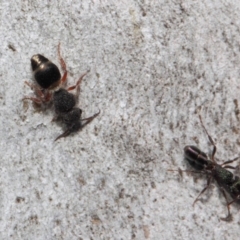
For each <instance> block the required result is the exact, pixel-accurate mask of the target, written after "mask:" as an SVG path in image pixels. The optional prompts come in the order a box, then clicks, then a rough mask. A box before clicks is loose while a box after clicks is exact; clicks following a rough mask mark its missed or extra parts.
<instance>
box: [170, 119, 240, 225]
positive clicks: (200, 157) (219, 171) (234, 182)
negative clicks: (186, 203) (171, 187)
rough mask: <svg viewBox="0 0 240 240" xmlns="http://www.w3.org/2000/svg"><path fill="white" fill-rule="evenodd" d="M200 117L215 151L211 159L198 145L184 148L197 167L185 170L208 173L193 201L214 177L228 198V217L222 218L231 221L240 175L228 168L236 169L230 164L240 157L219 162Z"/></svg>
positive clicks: (192, 163) (190, 160)
mask: <svg viewBox="0 0 240 240" xmlns="http://www.w3.org/2000/svg"><path fill="white" fill-rule="evenodd" d="M199 119H200V122H201V125H202V127H203V129H204V131H205V133H206V134H207V136H208V139H209V141H210V143H211V144H212V145H213V151H212V154H211V156H210V159H209V158H208V156H207V154H206V153H204V152H202V151H201V150H200V149H198V148H197V147H196V146H186V147H185V148H184V156H185V159H186V160H187V161H188V163H189V164H190V165H191V166H192V167H193V168H194V169H196V171H189V170H185V171H183V172H194V173H204V174H206V175H207V185H206V187H205V188H204V189H203V190H202V191H201V192H200V193H199V195H198V196H197V198H196V199H195V201H194V202H193V205H194V204H195V203H196V202H197V201H198V200H199V198H200V196H201V195H202V194H203V193H204V192H205V191H206V190H207V189H208V187H209V186H210V183H211V182H212V180H213V179H214V180H215V181H216V182H217V184H218V186H219V188H220V190H221V192H222V194H223V196H224V198H225V200H226V203H227V209H228V215H227V217H225V218H221V219H222V220H224V221H229V220H231V213H230V205H231V204H232V203H233V202H236V201H238V200H239V199H240V179H239V178H238V177H236V176H234V175H233V173H231V172H230V171H228V170H227V168H228V169H235V167H233V166H230V165H229V164H230V163H233V162H234V161H236V160H237V159H238V157H237V158H235V159H233V160H229V161H225V162H224V163H222V164H218V163H217V162H216V160H215V158H214V156H215V153H216V151H217V147H216V145H215V143H214V141H213V139H212V137H211V136H210V135H209V133H208V132H207V130H206V128H205V126H204V125H203V122H202V118H201V116H200V115H199ZM170 171H171V170H170ZM226 192H227V193H228V194H229V195H230V196H231V197H232V199H233V200H232V201H231V202H228V200H227V194H226Z"/></svg>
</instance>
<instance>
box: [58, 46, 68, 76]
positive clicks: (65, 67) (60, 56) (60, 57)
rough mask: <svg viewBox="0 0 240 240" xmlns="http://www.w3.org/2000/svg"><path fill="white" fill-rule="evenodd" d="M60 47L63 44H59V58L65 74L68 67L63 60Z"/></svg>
mask: <svg viewBox="0 0 240 240" xmlns="http://www.w3.org/2000/svg"><path fill="white" fill-rule="evenodd" d="M60 46H61V43H59V44H58V58H59V61H60V64H61V67H62V70H63V71H64V72H66V71H67V65H66V63H65V61H64V60H63V58H62V55H61V52H60Z"/></svg>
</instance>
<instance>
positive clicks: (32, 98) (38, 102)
mask: <svg viewBox="0 0 240 240" xmlns="http://www.w3.org/2000/svg"><path fill="white" fill-rule="evenodd" d="M25 99H29V100H32V101H33V102H35V103H36V104H39V105H40V104H41V103H42V101H41V100H40V99H38V98H34V97H24V98H23V99H22V100H25Z"/></svg>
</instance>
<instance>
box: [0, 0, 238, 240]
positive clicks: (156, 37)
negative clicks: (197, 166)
mask: <svg viewBox="0 0 240 240" xmlns="http://www.w3.org/2000/svg"><path fill="white" fill-rule="evenodd" d="M79 2H80V1H18V0H17V1H12V0H8V1H7V0H2V1H1V4H0V12H1V14H0V16H1V20H0V21H1V24H0V26H1V27H0V38H1V46H0V66H1V67H0V80H1V85H0V121H1V124H0V134H1V139H0V159H1V164H0V173H1V174H0V216H1V217H0V239H34V240H43V239H44V240H45V239H47V240H50V239H64V240H65V239H67V240H68V239H69V240H72V239H79V240H80V239H82V240H88V239H104V240H105V239H119V240H120V239H124V240H125V239H137V240H139V239H154V240H159V239H218V240H221V239H238V238H239V221H240V214H239V210H240V209H239V206H238V205H237V204H233V205H232V206H231V211H232V214H233V221H232V222H231V223H226V222H223V221H221V220H220V217H224V216H226V214H227V209H226V207H225V200H224V198H223V196H222V195H221V192H220V191H219V190H218V188H217V186H216V185H215V184H212V185H211V187H210V189H209V190H208V191H207V193H206V194H204V195H203V196H202V197H201V199H200V201H198V202H197V203H196V204H195V206H194V207H192V203H193V201H194V199H195V198H196V197H197V195H198V193H199V192H200V191H201V190H202V189H203V188H204V186H205V184H206V179H205V178H204V176H203V177H199V176H198V175H193V174H190V173H183V176H182V177H181V176H179V174H178V172H169V171H167V170H168V169H176V170H177V169H178V168H181V169H189V166H188V165H187V164H186V163H185V162H184V159H183V148H184V146H185V145H189V144H192V145H197V146H198V147H199V148H200V149H202V150H203V151H205V152H206V153H209V152H210V151H211V146H210V145H209V142H208V139H207V137H206V135H205V134H204V132H203V129H202V128H201V125H200V123H199V119H198V114H199V113H200V114H201V116H202V118H203V121H204V124H205V126H206V128H207V129H208V131H209V132H210V134H211V135H212V137H213V139H214V140H215V141H216V143H217V147H218V151H217V154H216V157H217V158H218V159H219V162H221V161H225V160H227V159H231V158H234V157H236V156H238V155H239V152H240V146H239V143H240V135H239V130H240V124H239V117H240V116H239V106H238V101H239V93H240V89H239V85H240V81H239V66H240V53H239V46H240V44H239V43H240V35H239V26H240V20H239V19H240V18H239V12H240V11H239V10H240V9H239V8H240V2H239V3H238V2H237V1H235V2H234V3H232V1H220V2H219V1H212V2H211V3H210V2H209V1H207V0H203V1H189V0H187V1H183V2H182V1H133V0H129V1H126V0H123V1H118V2H116V1H112V0H110V1H85V0H84V1H81V3H79ZM59 42H61V52H62V55H63V58H64V59H65V61H66V63H67V69H68V72H69V75H68V85H73V84H74V83H75V82H76V81H77V80H78V78H79V76H80V75H81V74H82V73H84V72H86V71H87V70H89V71H90V72H89V73H88V75H87V76H86V77H85V78H84V80H83V82H82V84H81V90H80V95H79V103H78V106H79V107H80V108H81V109H82V110H83V117H88V116H91V115H93V114H94V113H96V112H98V110H101V114H100V115H99V116H98V117H97V118H96V119H94V121H93V122H91V124H89V125H88V126H86V127H85V128H84V129H82V131H80V132H78V133H76V134H73V135H71V136H69V137H67V138H64V139H59V141H57V142H54V139H55V138H56V137H57V136H58V135H59V134H61V133H62V131H63V129H62V127H61V126H60V125H58V124H56V123H55V122H52V118H53V115H54V114H53V111H52V109H51V108H47V109H45V110H44V109H39V108H36V106H34V105H33V104H32V103H31V102H30V101H24V102H23V101H22V98H23V97H24V96H33V95H34V94H33V92H32V91H31V89H30V88H29V87H28V86H27V85H25V84H24V81H26V80H27V81H30V82H31V81H32V80H33V75H32V72H31V67H30V58H31V57H32V55H34V54H37V53H39V54H42V55H44V56H46V57H47V58H49V59H50V60H51V61H53V62H54V63H55V64H57V65H58V66H59V67H60V64H59V60H58V55H57V45H58V43H59Z"/></svg>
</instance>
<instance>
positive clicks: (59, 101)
mask: <svg viewBox="0 0 240 240" xmlns="http://www.w3.org/2000/svg"><path fill="white" fill-rule="evenodd" d="M58 56H59V59H60V64H61V67H62V69H63V72H64V74H63V76H62V77H61V74H60V71H59V69H58V67H57V66H56V65H55V64H54V63H52V62H51V61H50V60H48V59H47V58H45V57H44V56H42V55H40V54H36V55H34V56H33V57H32V58H31V66H32V70H33V75H34V78H35V81H36V84H31V83H29V82H25V83H26V84H27V85H28V86H30V87H31V88H32V89H34V90H35V93H36V97H24V98H23V99H30V100H32V101H33V102H35V103H37V104H42V103H49V102H50V101H52V102H53V105H54V109H55V113H56V117H55V118H54V120H61V121H62V123H64V124H65V126H66V129H67V130H66V131H65V132H64V133H63V134H61V135H60V136H58V137H57V138H56V139H55V141H56V140H58V139H59V138H61V137H66V136H68V135H69V134H70V133H72V132H76V131H78V130H80V129H82V128H83V127H84V126H86V125H87V124H88V123H90V122H91V121H92V120H93V119H94V118H95V117H97V116H98V115H99V113H100V111H99V112H98V113H96V114H94V115H93V116H91V117H89V118H85V119H81V114H82V110H81V109H79V108H76V107H75V105H76V103H77V97H76V96H75V95H74V94H72V93H69V91H71V90H73V89H75V88H77V89H78V90H79V85H80V83H81V81H82V79H83V77H84V76H85V75H86V74H87V72H86V73H84V74H83V75H82V76H81V77H80V78H79V80H78V81H77V83H76V84H75V85H74V86H71V87H68V88H67V89H65V88H63V87H61V86H63V84H64V83H65V82H66V79H67V70H66V63H65V61H64V60H63V58H62V57H61V54H60V44H59V45H58ZM84 121H85V122H84ZM83 122H84V123H83Z"/></svg>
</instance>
